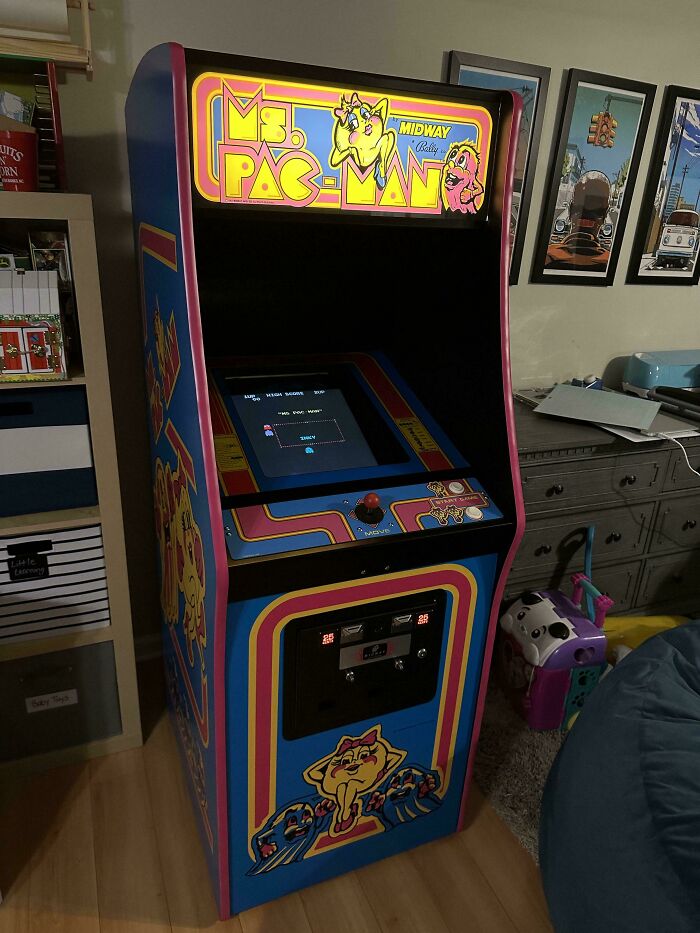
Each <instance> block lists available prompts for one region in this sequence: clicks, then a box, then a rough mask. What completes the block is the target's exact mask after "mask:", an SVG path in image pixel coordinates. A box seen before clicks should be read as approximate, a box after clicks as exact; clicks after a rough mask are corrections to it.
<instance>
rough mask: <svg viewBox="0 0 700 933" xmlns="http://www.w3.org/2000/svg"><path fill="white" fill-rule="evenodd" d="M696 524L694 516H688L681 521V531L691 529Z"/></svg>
mask: <svg viewBox="0 0 700 933" xmlns="http://www.w3.org/2000/svg"><path fill="white" fill-rule="evenodd" d="M696 525H697V522H696V520H695V519H694V518H689V519H688V520H687V521H685V522H683V531H689V530H692V529H693V528H695V526H696Z"/></svg>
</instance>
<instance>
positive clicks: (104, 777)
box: [90, 748, 189, 933]
mask: <svg viewBox="0 0 700 933" xmlns="http://www.w3.org/2000/svg"><path fill="white" fill-rule="evenodd" d="M90 786H91V793H92V815H93V825H94V837H95V866H96V872H97V896H98V902H99V910H100V931H101V933H169V931H170V930H171V926H170V920H169V917H168V909H167V904H166V899H165V888H164V884H163V877H162V873H161V867H160V861H159V857H158V846H157V843H156V835H155V830H154V827H153V818H152V813H151V807H150V801H149V796H148V784H147V780H146V771H145V768H144V763H143V755H142V750H141V749H140V748H138V749H133V750H132V751H127V752H121V753H120V754H118V755H110V756H108V757H107V758H101V759H99V760H98V761H93V762H91V763H90ZM179 880H180V882H181V884H183V885H187V884H188V883H189V879H188V876H185V877H184V878H181V879H179Z"/></svg>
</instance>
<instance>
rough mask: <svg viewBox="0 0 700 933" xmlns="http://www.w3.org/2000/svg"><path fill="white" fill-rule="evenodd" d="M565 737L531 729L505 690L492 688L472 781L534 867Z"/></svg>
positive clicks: (488, 698) (487, 700) (485, 712)
mask: <svg viewBox="0 0 700 933" xmlns="http://www.w3.org/2000/svg"><path fill="white" fill-rule="evenodd" d="M563 740H564V736H563V734H562V733H561V732H558V731H552V732H534V731H533V730H531V729H528V727H527V726H526V724H525V722H524V720H522V719H521V718H520V717H519V716H518V715H517V713H516V712H515V710H514V709H513V707H512V706H511V705H510V703H509V702H508V700H507V699H506V698H505V696H504V695H503V693H502V692H501V690H500V689H499V688H498V687H497V686H495V685H493V684H490V685H489V689H488V693H487V697H486V705H485V708H484V719H483V722H482V726H481V736H480V738H479V745H478V747H477V752H476V758H475V760H474V780H475V781H476V783H477V784H478V785H479V787H480V788H481V791H482V792H483V794H484V796H485V797H486V798H487V799H488V801H489V803H490V804H491V806H492V807H493V808H494V810H495V811H496V813H498V815H499V816H500V817H501V819H502V820H503V821H504V823H506V825H507V826H509V827H510V829H511V831H512V832H513V833H514V834H515V835H516V836H517V837H518V839H519V840H520V842H521V843H522V845H523V846H524V847H525V848H526V849H527V850H528V852H530V854H531V855H532V857H533V858H534V859H535V861H537V860H538V857H537V836H538V827H539V820H540V803H541V800H542V791H543V789H544V784H545V781H546V780H547V775H548V774H549V769H550V768H551V766H552V762H553V761H554V758H555V757H556V754H557V752H558V751H559V749H560V747H561V744H562V742H563Z"/></svg>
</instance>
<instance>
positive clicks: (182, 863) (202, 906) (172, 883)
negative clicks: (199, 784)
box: [144, 713, 241, 933]
mask: <svg viewBox="0 0 700 933" xmlns="http://www.w3.org/2000/svg"><path fill="white" fill-rule="evenodd" d="M144 761H145V765H146V775H147V779H148V787H149V793H150V800H151V808H152V811H153V824H154V826H155V833H156V840H157V845H158V851H159V854H160V864H161V868H162V874H163V881H164V884H165V894H166V898H167V903H168V912H169V916H170V923H171V926H172V929H173V931H177V933H193V931H197V930H205V929H206V930H209V929H212V928H213V929H215V930H217V931H221V933H241V924H240V921H239V920H238V919H237V918H235V917H234V918H233V919H232V920H228V921H226V922H225V923H221V922H220V921H218V918H217V909H216V903H215V900H214V894H213V891H212V885H211V879H210V878H209V872H208V869H207V863H206V860H205V857H204V851H203V850H202V843H201V840H200V837H199V833H198V831H197V825H196V823H195V815H194V811H193V809H192V803H191V801H190V797H189V794H188V792H187V786H186V784H185V776H184V774H183V771H182V767H181V765H180V756H179V753H178V749H177V746H176V742H175V736H174V735H173V733H172V729H171V726H170V723H169V721H168V716H167V713H164V714H162V715H161V717H160V719H159V720H158V722H157V723H156V725H155V727H154V728H153V730H152V732H151V734H150V736H149V738H148V741H147V742H146V745H145V747H144ZM183 879H185V880H186V883H183Z"/></svg>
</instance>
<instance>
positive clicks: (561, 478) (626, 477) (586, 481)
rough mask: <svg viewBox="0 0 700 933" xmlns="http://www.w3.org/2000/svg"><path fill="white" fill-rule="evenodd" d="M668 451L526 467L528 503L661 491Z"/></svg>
mask: <svg viewBox="0 0 700 933" xmlns="http://www.w3.org/2000/svg"><path fill="white" fill-rule="evenodd" d="M667 458H668V454H666V453H661V454H660V455H659V456H650V457H621V458H619V459H617V460H614V459H612V458H608V459H600V460H596V461H593V462H592V463H593V464H594V465H590V466H589V464H591V461H585V460H582V461H579V463H578V464H574V463H571V462H568V463H565V464H560V465H559V469H556V468H554V469H553V466H552V465H551V464H550V465H548V466H543V465H539V464H538V465H537V466H527V465H525V466H523V467H522V472H521V475H522V485H523V496H524V498H525V504H526V505H527V506H529V507H530V508H532V507H533V506H536V507H538V508H542V507H547V508H563V507H566V506H567V505H568V504H570V503H571V502H573V501H574V500H578V499H590V498H595V499H597V500H600V499H601V498H605V497H608V498H612V497H616V498H620V497H624V498H628V497H636V496H640V495H651V494H653V493H655V492H656V491H657V490H658V491H660V490H661V484H662V482H663V476H664V468H665V465H666V460H667Z"/></svg>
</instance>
